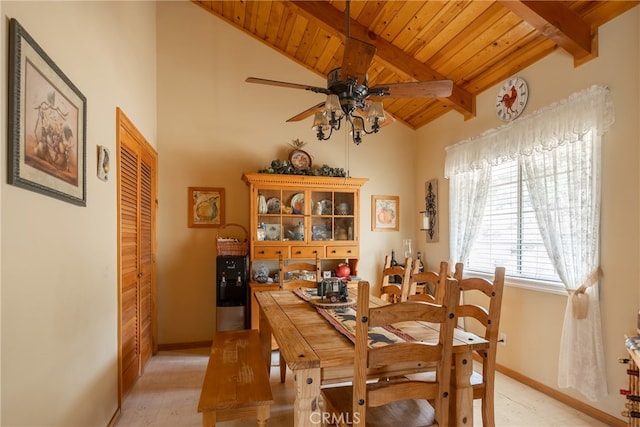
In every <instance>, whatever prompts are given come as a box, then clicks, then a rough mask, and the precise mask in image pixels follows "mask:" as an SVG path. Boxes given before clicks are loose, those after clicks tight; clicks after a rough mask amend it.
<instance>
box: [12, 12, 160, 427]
mask: <svg viewBox="0 0 640 427" xmlns="http://www.w3.org/2000/svg"><path fill="white" fill-rule="evenodd" d="M0 12H1V13H0V15H1V17H2V21H1V22H0V34H2V37H0V39H1V40H2V46H1V48H0V49H1V51H2V52H1V54H0V58H1V59H0V70H1V71H0V73H2V74H0V76H1V79H0V80H1V81H0V88H1V89H0V91H1V94H2V96H0V99H1V101H0V102H2V107H1V108H0V111H2V112H3V114H1V115H0V123H1V125H0V146H1V147H2V150H0V153H1V154H0V170H1V173H0V175H1V176H2V177H3V178H2V184H1V185H0V192H1V195H2V197H1V200H2V201H1V203H2V211H1V217H2V234H1V236H2V237H1V240H2V249H1V250H2V258H1V263H2V266H1V271H2V275H1V291H2V303H1V310H2V331H1V337H2V338H1V339H2V343H1V345H2V367H1V370H2V390H1V393H2V408H1V409H2V419H1V421H0V424H2V425H5V426H15V425H24V426H36V425H40V426H44V425H48V426H78V427H86V426H106V425H107V424H108V422H109V420H110V419H111V417H112V416H113V415H114V413H115V410H116V408H117V384H118V383H117V275H116V270H117V262H116V238H117V236H116V182H115V162H114V163H112V166H113V167H112V172H111V177H110V179H109V181H108V182H102V181H100V180H98V178H97V177H96V145H98V144H100V145H105V146H107V147H108V148H109V149H110V150H111V153H112V155H115V149H116V145H115V111H116V107H117V106H120V107H121V108H122V109H123V110H124V111H125V113H126V114H127V115H128V116H129V117H130V118H131V120H132V121H133V122H134V123H135V124H136V125H137V126H138V128H139V129H140V131H141V132H142V133H143V134H144V135H145V136H146V137H147V139H148V140H149V141H150V142H151V144H154V145H155V141H156V139H157V138H156V87H155V74H156V58H155V56H156V53H155V37H156V33H155V32H156V19H155V4H154V3H151V2H51V1H46V2H12V1H2V2H0ZM10 18H16V19H17V20H18V21H19V22H20V23H21V24H22V25H23V26H24V27H25V29H26V30H27V31H28V32H29V34H30V35H31V36H32V37H33V38H34V39H35V40H36V42H37V43H38V44H39V45H40V46H41V47H42V48H43V49H44V51H45V52H46V53H47V54H48V55H49V56H50V57H51V58H52V59H53V60H54V62H55V63H56V64H57V65H58V66H59V67H60V68H61V69H62V70H63V72H64V73H65V74H66V75H67V76H68V77H69V79H70V80H71V81H72V82H73V83H74V84H75V85H76V86H77V87H78V88H79V89H80V90H81V91H82V93H83V94H84V95H85V96H86V98H87V141H86V154H87V158H86V177H87V206H86V207H77V206H75V205H71V204H69V203H65V202H62V201H59V200H57V199H53V198H50V197H46V196H42V195H40V194H37V193H34V192H31V191H27V190H23V189H20V188H17V187H14V186H10V185H7V183H6V179H5V176H6V166H5V165H6V164H7V159H6V148H5V147H6V146H7V141H6V135H7V128H6V125H7V122H6V120H7V118H6V114H4V112H5V111H7V100H6V98H7V97H6V87H7V78H6V70H7V67H8V64H7V57H8V51H7V44H8V42H6V40H7V38H6V37H5V35H6V34H8V22H9V19H10Z"/></svg>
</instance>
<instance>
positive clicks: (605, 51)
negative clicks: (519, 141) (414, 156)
mask: <svg viewBox="0 0 640 427" xmlns="http://www.w3.org/2000/svg"><path fill="white" fill-rule="evenodd" d="M638 28H640V9H638V8H635V9H633V10H632V11H630V12H628V13H626V14H625V15H623V16H621V17H619V18H617V19H616V20H614V21H612V22H610V23H609V24H607V25H604V26H603V27H601V28H600V31H599V45H600V46H599V47H600V55H599V58H597V59H595V60H593V61H590V62H588V63H587V64H585V65H583V66H581V67H578V68H574V67H573V61H572V59H571V58H570V57H569V55H568V54H566V53H564V52H563V51H561V50H559V51H557V52H555V53H553V54H552V55H550V56H549V57H547V58H545V59H543V60H542V61H540V62H538V63H537V64H535V65H533V66H531V67H528V68H526V69H524V70H522V71H521V72H520V73H519V75H520V76H522V77H524V79H525V80H527V82H528V83H529V89H530V98H529V103H528V105H527V107H526V110H525V113H524V114H527V113H530V112H532V111H535V110H537V109H539V108H541V107H543V106H545V105H548V104H550V103H552V102H555V101H559V100H561V99H564V98H566V97H567V96H568V95H570V94H571V93H574V92H577V91H579V90H581V89H584V88H587V87H589V86H591V85H594V84H599V85H606V86H608V87H609V88H610V89H611V95H612V99H613V102H614V104H615V114H616V121H615V124H614V125H613V127H612V128H611V130H610V131H609V132H608V133H607V134H606V135H605V138H604V142H603V161H602V173H603V182H602V228H601V265H602V269H603V271H604V277H603V278H602V281H601V287H600V291H601V292H600V294H601V304H602V311H601V313H602V319H603V320H602V328H603V339H604V345H605V347H606V350H605V357H606V369H607V378H608V387H609V393H610V396H609V397H607V398H606V399H604V400H602V401H601V402H598V403H592V405H593V406H595V407H597V408H599V409H601V410H603V411H605V412H608V413H609V414H612V415H614V416H619V413H620V408H621V407H622V402H621V400H620V396H619V395H618V389H620V388H625V387H626V375H625V372H624V367H622V366H621V365H619V364H618V363H617V358H618V357H619V356H623V355H624V354H625V348H624V338H623V335H624V334H628V333H633V332H634V331H635V324H636V323H635V316H636V313H637V311H638V301H639V292H638V289H639V286H638V283H640V277H639V271H638V259H639V244H638V232H639V227H638V225H639V224H638V222H639V221H638V218H639V211H638V210H639V197H640V188H639V185H638V169H639V168H638V160H639V159H638V142H639V136H640V132H639V129H638V123H639V117H640V106H639V99H640V97H639V96H638V94H639V91H640V84H639V81H640V80H639V76H640V67H639V57H640V34H639V32H638ZM497 91H498V87H497V86H496V87H494V88H492V89H490V90H488V91H486V92H484V93H483V94H481V95H480V96H478V98H477V105H476V107H477V117H476V118H475V119H473V120H470V121H468V122H463V120H462V118H461V117H460V116H459V115H457V114H453V113H449V114H448V115H447V116H445V117H443V118H442V119H440V120H438V121H436V122H434V123H432V124H431V125H428V126H426V127H424V128H423V129H420V130H419V131H418V135H419V137H418V139H419V148H418V152H419V157H420V161H419V164H418V168H417V170H416V177H417V181H418V182H424V181H425V180H427V179H430V178H434V177H438V178H439V179H440V208H441V211H442V213H443V215H442V217H441V221H442V222H441V223H440V226H441V239H440V242H439V243H437V244H426V245H425V246H426V250H425V252H426V257H427V261H428V266H429V267H431V268H435V267H436V266H437V264H438V263H439V261H440V260H447V259H449V241H448V236H447V234H448V233H447V232H446V230H447V229H448V182H447V181H446V180H444V179H443V170H444V158H445V152H444V148H445V147H447V146H449V145H452V144H455V143H456V142H459V141H461V140H464V139H466V138H469V137H472V136H475V135H478V134H480V133H482V132H483V131H485V130H487V129H491V128H495V127H498V126H501V125H502V123H501V122H500V121H499V120H498V118H497V117H496V114H495V110H494V105H495V96H496V94H497ZM417 190H418V191H417V193H416V194H417V196H418V195H420V194H421V193H420V192H419V190H420V189H417ZM442 231H444V232H442ZM566 300H567V297H566V296H565V295H554V294H548V293H541V292H534V291H529V290H525V289H521V288H516V287H509V286H508V287H507V288H506V290H505V294H504V301H503V312H502V320H501V327H500V329H501V332H505V333H506V334H507V345H506V346H504V347H502V346H501V347H498V363H499V364H501V365H504V366H506V367H508V368H511V369H513V370H515V371H518V372H521V373H522V374H523V375H525V376H528V377H530V378H533V379H534V380H536V381H539V382H541V383H543V384H545V385H547V386H550V387H554V388H558V387H557V380H556V378H557V365H558V351H559V341H560V327H561V325H562V321H563V316H564V309H565V303H566ZM561 391H562V392H564V393H566V394H569V395H571V396H573V397H575V398H577V399H581V397H580V395H579V394H578V393H575V392H573V391H570V390H567V389H563V390H561Z"/></svg>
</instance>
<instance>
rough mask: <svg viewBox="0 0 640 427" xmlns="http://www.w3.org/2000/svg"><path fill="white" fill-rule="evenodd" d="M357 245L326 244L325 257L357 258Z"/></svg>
mask: <svg viewBox="0 0 640 427" xmlns="http://www.w3.org/2000/svg"><path fill="white" fill-rule="evenodd" d="M359 253H360V251H359V250H358V246H327V258H358V257H359Z"/></svg>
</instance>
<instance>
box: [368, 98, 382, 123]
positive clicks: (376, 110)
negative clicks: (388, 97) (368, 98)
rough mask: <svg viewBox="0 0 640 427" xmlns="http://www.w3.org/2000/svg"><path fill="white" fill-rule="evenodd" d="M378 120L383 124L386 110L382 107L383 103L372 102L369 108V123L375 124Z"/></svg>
mask: <svg viewBox="0 0 640 427" xmlns="http://www.w3.org/2000/svg"><path fill="white" fill-rule="evenodd" d="M376 118H378V122H379V123H382V122H384V120H385V118H386V117H385V116H384V108H383V106H382V102H372V103H371V105H370V106H369V113H368V115H367V120H369V123H373V122H375V119H376Z"/></svg>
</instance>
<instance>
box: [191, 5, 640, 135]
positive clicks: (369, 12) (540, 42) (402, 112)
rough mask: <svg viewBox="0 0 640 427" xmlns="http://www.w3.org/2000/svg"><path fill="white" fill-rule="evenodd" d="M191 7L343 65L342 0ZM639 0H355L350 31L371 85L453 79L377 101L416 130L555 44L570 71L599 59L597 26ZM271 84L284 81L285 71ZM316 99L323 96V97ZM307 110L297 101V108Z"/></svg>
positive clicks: (313, 66) (304, 54) (462, 110)
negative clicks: (432, 91)
mask: <svg viewBox="0 0 640 427" xmlns="http://www.w3.org/2000/svg"><path fill="white" fill-rule="evenodd" d="M193 3H195V4H197V5H199V6H201V7H202V8H203V9H205V10H206V11H208V12H210V13H212V14H214V15H216V16H218V17H220V18H222V19H223V20H225V21H226V22H228V23H229V24H231V25H233V26H235V27H237V28H238V29H240V30H242V31H244V32H246V33H247V34H250V35H251V36H253V37H255V38H256V39H258V40H260V41H262V42H264V43H265V44H267V45H269V46H271V47H272V48H274V49H275V50H277V51H278V52H280V53H282V54H283V55H285V56H287V57H288V58H290V59H292V60H293V61H296V62H297V63H299V64H300V65H302V66H304V67H307V68H308V69H310V70H313V71H314V72H316V73H318V74H319V75H321V76H323V77H326V75H327V74H328V73H329V71H331V70H332V69H334V68H336V67H340V65H341V64H342V55H343V51H344V41H345V38H346V35H347V23H346V18H345V8H346V2H345V1H344V0H329V1H268V0H259V1H238V0H236V1H206V0H193ZM638 3H640V1H514V0H504V1H503V0H498V1H489V0H480V1H433V0H430V1H413V0H412V1H361V0H353V1H351V3H350V7H349V10H350V18H351V19H350V23H349V31H350V35H351V37H354V38H356V39H359V40H363V41H365V42H367V43H370V44H373V45H374V46H375V47H376V55H375V57H374V59H373V62H372V63H371V66H370V68H369V70H368V78H369V85H370V86H375V85H378V84H386V83H395V82H410V81H424V80H437V79H450V80H452V81H453V83H454V84H453V92H452V94H451V96H449V97H447V98H384V99H383V103H384V108H385V110H386V111H387V112H388V113H390V114H391V115H393V117H395V118H396V119H397V120H400V121H402V122H404V123H406V124H407V125H408V126H410V127H412V128H414V129H418V128H420V127H422V126H424V125H426V124H427V123H429V122H431V121H432V120H434V119H436V118H438V117H440V116H442V115H443V114H445V113H446V112H448V111H450V110H454V111H456V112H458V113H459V114H461V115H462V116H463V117H464V119H470V118H473V117H474V116H475V114H476V111H475V97H476V95H478V94H479V93H481V92H483V91H484V90H486V89H487V88H490V87H492V86H494V85H495V84H497V83H499V82H501V81H503V80H505V79H507V78H509V77H511V76H514V75H516V74H518V72H519V71H520V70H522V69H524V68H526V67H527V66H529V65H531V64H533V63H535V62H536V61H538V60H540V59H542V58H544V57H545V56H547V55H548V54H549V53H551V52H553V51H555V50H556V49H563V50H564V51H565V52H566V53H567V55H571V56H572V57H573V61H574V66H576V67H578V66H580V65H582V64H583V63H585V62H587V61H589V60H591V59H593V58H595V57H597V56H598V27H600V26H601V25H603V24H605V23H606V22H609V21H610V20H612V19H613V18H615V17H617V16H619V15H620V14H622V13H624V12H626V11H628V10H629V9H631V8H633V7H634V6H636V5H637V4H638ZM255 77H265V78H273V76H259V75H258V76H255ZM278 80H282V81H288V80H287V76H282V77H281V78H278ZM293 83H300V84H308V82H293ZM273 90H274V93H275V91H278V90H284V89H278V88H275V87H274V88H273ZM318 98H319V99H318V102H321V101H323V99H321V98H322V95H318ZM308 107H310V106H306V105H301V106H300V111H303V110H305V109H307V108H308ZM285 119H286V118H283V121H284V120H285ZM309 121H311V119H309Z"/></svg>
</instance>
